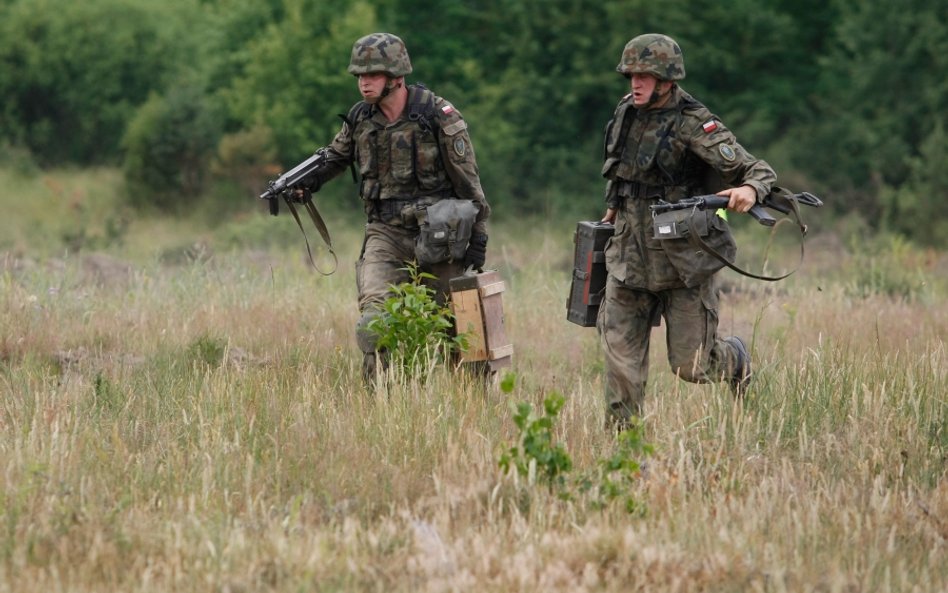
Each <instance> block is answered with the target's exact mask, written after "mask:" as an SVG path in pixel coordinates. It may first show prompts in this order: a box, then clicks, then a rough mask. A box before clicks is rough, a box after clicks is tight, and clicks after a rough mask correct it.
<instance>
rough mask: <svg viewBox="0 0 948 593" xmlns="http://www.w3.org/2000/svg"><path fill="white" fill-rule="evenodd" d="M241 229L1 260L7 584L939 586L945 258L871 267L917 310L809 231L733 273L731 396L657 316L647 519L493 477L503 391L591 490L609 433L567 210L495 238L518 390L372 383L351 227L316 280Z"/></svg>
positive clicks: (945, 500) (946, 455) (1, 570)
mask: <svg viewBox="0 0 948 593" xmlns="http://www.w3.org/2000/svg"><path fill="white" fill-rule="evenodd" d="M134 224H135V225H141V228H147V227H146V226H145V222H144V221H136V222H135V223H134ZM240 224H247V225H256V224H258V223H257V222H255V221H244V222H241V223H240ZM261 224H262V223H261ZM265 224H269V225H283V224H289V222H288V221H287V220H285V219H278V220H277V221H273V220H267V221H266V222H265ZM524 226H529V228H524ZM162 228H165V229H170V228H173V227H171V226H167V225H166V226H163V227H162ZM240 228H243V227H238V230H235V229H233V228H232V229H229V230H226V231H223V230H221V231H218V233H219V234H218V235H215V234H214V232H209V234H208V235H207V237H206V241H207V242H208V245H209V248H208V250H207V251H205V252H201V253H191V254H190V257H183V258H181V259H179V260H175V263H168V261H169V260H167V259H162V258H160V257H159V256H158V255H156V254H158V253H159V252H160V251H161V248H162V245H161V244H160V243H161V242H156V240H155V239H156V237H159V236H161V235H160V234H151V235H146V236H145V237H141V236H138V235H137V234H129V235H128V236H127V238H126V240H127V242H126V243H125V246H124V247H121V246H116V247H114V248H110V249H105V250H103V251H100V252H97V253H94V254H89V253H82V252H80V254H79V255H68V256H64V257H58V256H56V255H49V253H50V252H47V253H46V254H43V255H38V256H35V257H30V256H29V250H28V248H26V249H25V250H24V248H20V249H19V250H18V251H17V252H8V253H7V254H6V255H5V256H4V258H3V267H2V271H0V303H2V309H0V475H2V478H0V480H2V481H0V484H2V486H0V488H2V489H0V508H2V517H3V521H2V523H0V591H17V592H27V593H28V592H32V591H44V592H47V591H50V592H55V591H222V592H223V591H498V592H499V591H505V592H506V591H635V590H643V591H644V590H648V591H943V590H945V589H946V588H948V479H946V462H948V426H946V418H948V409H946V408H948V396H946V392H948V389H946V387H948V381H946V368H948V367H946V347H945V336H946V335H948V305H946V304H945V300H944V295H945V293H944V292H943V290H944V289H943V287H941V286H940V282H941V280H940V275H939V271H940V270H941V269H942V268H940V267H939V266H943V265H944V264H943V262H944V260H943V259H942V257H941V256H940V255H939V254H927V255H926V254H922V255H919V254H918V253H916V252H914V251H911V252H909V253H900V254H896V255H891V254H890V255H889V256H885V254H882V255H880V256H879V257H880V258H881V259H879V260H878V262H877V263H879V264H880V265H879V266H876V267H881V268H882V269H894V270H897V271H898V270H900V269H904V268H905V267H909V266H911V267H913V269H914V272H913V273H917V275H918V278H920V279H921V280H920V281H919V282H924V283H927V284H926V286H927V288H925V289H924V290H922V289H921V288H919V290H918V292H914V293H913V292H912V287H913V286H914V285H913V284H912V282H914V281H913V280H904V279H903V280H900V281H899V283H898V285H897V288H899V290H908V291H909V293H908V294H898V291H896V294H893V293H891V292H886V291H884V290H883V291H876V292H875V293H869V294H867V291H866V290H863V289H864V288H865V287H866V286H868V284H867V283H866V282H865V277H863V276H861V275H860V273H859V271H858V270H857V271H854V270H853V267H852V263H853V262H854V258H855V257H856V256H847V255H846V253H845V252H844V251H843V250H841V249H839V250H838V251H837V253H836V257H826V252H825V251H824V250H821V249H816V250H815V251H814V249H813V247H812V245H814V244H815V245H822V243H821V242H820V241H821V240H822V239H819V238H817V239H816V240H815V241H813V242H812V243H811V244H810V245H811V247H810V249H811V253H814V257H813V258H812V259H810V260H808V262H807V263H808V264H810V263H811V262H815V265H812V266H811V267H808V266H807V265H806V264H805V266H804V268H803V270H801V272H799V273H798V274H797V275H796V276H793V277H791V279H789V280H787V281H785V282H782V283H779V284H777V285H764V284H761V283H755V282H750V281H743V280H741V279H739V278H736V277H734V276H732V275H726V276H725V279H726V280H727V282H726V286H725V290H724V294H723V295H722V310H721V329H722V331H723V332H724V333H738V334H741V335H743V336H745V337H747V338H749V339H750V342H751V343H752V349H753V354H754V359H755V370H756V376H755V382H754V384H753V386H754V387H753V390H752V392H751V394H750V395H749V397H748V398H747V400H746V401H745V402H743V403H737V402H734V401H733V400H732V398H731V396H730V393H729V392H728V390H727V389H726V388H722V387H721V386H717V385H705V386H699V385H690V384H685V383H681V382H679V381H677V380H676V379H675V378H674V377H673V376H671V375H670V373H669V372H668V370H667V363H666V362H665V360H664V344H663V333H662V332H663V329H662V328H658V329H656V331H655V334H654V336H653V337H654V339H653V355H652V374H651V381H650V384H649V395H648V400H647V404H646V419H645V427H646V438H647V440H648V441H649V442H651V443H653V444H654V445H655V446H656V449H657V451H656V454H655V455H654V456H652V457H651V458H649V459H647V460H646V467H645V470H644V472H643V473H642V475H641V476H640V478H639V479H638V480H637V481H636V483H635V486H634V492H632V493H631V494H633V495H634V496H635V497H636V499H637V500H639V501H641V503H642V504H643V505H644V506H645V508H646V513H645V514H644V516H641V517H639V516H632V515H628V514H626V513H625V512H624V511H623V509H622V508H621V506H620V505H614V506H610V507H607V508H606V509H604V510H595V508H594V507H593V506H592V505H590V504H589V502H590V501H589V500H588V498H587V497H585V496H584V495H583V494H581V493H578V492H574V494H575V496H573V498H572V499H571V500H562V499H560V498H558V497H557V496H555V495H553V494H551V493H550V492H549V491H548V490H547V489H546V488H544V487H543V486H542V485H540V484H530V483H528V482H527V481H525V480H523V479H520V478H517V477H514V476H503V475H501V473H500V471H499V469H498V467H497V460H498V458H499V454H500V453H501V451H502V450H503V449H504V448H505V447H507V446H509V445H510V443H512V442H513V441H514V440H515V439H516V438H517V436H518V435H517V432H516V429H515V427H514V425H513V422H512V413H511V410H510V402H511V401H522V400H525V401H529V402H531V403H533V404H534V405H538V404H539V403H540V402H541V401H542V400H543V398H544V397H545V396H546V395H548V394H549V393H551V392H553V391H557V392H559V393H561V394H563V395H565V396H566V406H565V408H564V409H563V411H562V412H561V413H560V415H559V417H558V418H557V420H556V425H555V433H556V436H557V438H558V440H559V442H561V443H563V444H564V445H565V447H566V448H567V450H568V452H569V453H570V455H571V456H572V459H573V461H574V464H575V466H576V467H575V469H574V473H579V472H582V471H584V470H585V469H588V468H590V467H592V466H594V465H595V463H596V462H597V460H598V459H600V458H601V457H603V456H605V455H608V454H609V453H610V452H611V451H612V450H613V447H614V439H613V437H612V436H611V435H609V434H607V433H606V432H605V431H604V430H603V429H602V425H603V409H602V408H603V403H602V401H601V391H602V383H601V371H602V361H601V356H600V353H599V351H598V344H597V339H596V335H595V330H592V329H582V328H579V327H576V326H573V325H571V324H569V323H568V322H566V321H565V296H566V293H567V288H568V282H569V271H570V270H569V267H570V258H571V243H570V233H571V232H572V228H571V224H570V223H566V224H555V223H549V222H545V223H532V224H531V225H523V224H522V223H521V224H518V225H506V224H504V223H503V221H499V222H498V223H497V224H496V225H495V226H494V230H493V232H492V238H491V244H490V247H491V250H490V251H491V252H490V263H491V264H493V265H494V266H496V267H497V268H499V269H500V270H501V272H502V273H503V275H504V277H505V279H506V281H507V286H508V289H507V292H506V293H505V294H504V299H505V309H506V314H507V315H506V322H507V331H508V334H509V337H510V338H511V340H512V342H513V343H514V346H515V361H514V367H513V369H512V371H513V372H514V373H515V375H516V387H515V389H514V391H513V393H511V394H510V395H509V396H508V395H506V394H503V393H502V392H501V391H500V390H498V389H497V388H496V387H485V386H484V385H482V384H481V383H480V382H478V381H477V380H475V379H474V378H472V377H470V376H467V375H463V374H462V375H456V374H453V373H450V372H447V371H445V370H439V371H438V372H435V373H434V374H433V375H432V376H431V377H430V379H429V380H428V381H427V382H425V383H421V384H419V383H408V384H402V385H398V384H394V385H389V386H387V387H386V388H385V389H382V390H380V391H379V392H370V391H368V390H366V389H365V388H364V387H363V385H362V384H361V381H360V369H359V364H360V357H359V356H358V353H357V350H356V348H355V344H354V338H353V335H352V327H353V325H354V323H355V320H356V317H357V312H356V310H355V304H354V279H353V276H354V274H353V270H352V262H353V261H354V258H355V256H356V255H357V249H358V241H359V239H358V237H359V233H358V229H357V228H356V227H355V226H351V227H346V228H343V229H339V230H338V233H337V234H338V235H339V236H338V237H337V244H338V245H339V251H340V267H339V270H338V272H337V273H336V274H334V275H332V276H329V277H325V278H324V277H321V276H319V275H317V274H314V273H312V272H311V271H308V270H307V269H306V268H305V266H304V265H303V263H302V258H301V257H300V255H301V253H300V246H299V245H298V244H295V245H294V246H293V247H292V248H291V249H280V248H274V249H269V250H251V249H244V248H237V249H233V250H224V249H216V250H215V249H214V238H215V236H217V237H219V236H223V235H225V234H226V235H227V236H239V235H240V234H241V233H240V232H238V231H239V229H240ZM145 241H148V242H150V245H151V247H152V249H154V250H155V251H154V254H153V255H152V256H147V255H146V256H129V255H127V254H129V253H133V254H145V253H147V249H146V244H145V243H144V242H145ZM188 242H189V240H188V239H187V235H186V234H185V235H179V236H178V238H177V239H175V240H174V241H171V242H170V243H174V244H177V245H182V244H187V243H188ZM123 250H124V251H123ZM52 253H54V254H55V250H53V251H52ZM929 256H931V258H933V259H932V260H931V261H928V260H927V259H926V258H927V257H929ZM914 257H921V259H922V260H924V261H921V262H918V261H915V260H914V259H912V258H914ZM887 258H888V259H887ZM893 258H896V259H893ZM824 260H825V261H824ZM847 265H848V267H847ZM811 268H812V269H811ZM903 271H904V270H903ZM873 274H875V272H873ZM914 277H915V276H912V278H914ZM871 280H872V282H875V283H876V284H878V283H879V282H881V283H882V285H885V282H886V280H885V276H884V275H883V276H882V277H881V280H880V277H879V276H878V275H875V276H872V278H871ZM905 283H907V284H905ZM918 286H921V284H919V285H918ZM906 287H907V288H906Z"/></svg>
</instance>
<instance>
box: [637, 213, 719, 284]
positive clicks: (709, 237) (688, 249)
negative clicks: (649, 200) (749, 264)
mask: <svg viewBox="0 0 948 593" xmlns="http://www.w3.org/2000/svg"><path fill="white" fill-rule="evenodd" d="M653 231H654V234H653V238H654V239H657V240H658V243H659V244H660V245H661V248H662V250H663V251H664V252H665V256H666V257H667V258H668V261H669V263H671V265H672V267H674V268H675V271H676V272H678V275H679V276H680V277H681V280H682V282H684V283H685V286H687V287H688V288H693V287H695V286H698V285H700V284H702V283H704V282H705V281H707V280H708V279H709V278H710V277H711V276H712V275H713V274H714V273H715V272H717V271H718V270H720V269H721V268H723V267H724V265H725V264H724V262H723V261H722V259H723V260H726V261H728V262H734V259H735V257H736V255H737V244H736V243H735V242H734V237H733V236H732V235H731V229H730V228H729V227H728V225H727V222H726V221H725V220H724V219H722V218H721V217H720V216H718V215H717V214H715V212H714V211H713V210H698V209H692V208H688V209H684V210H669V211H667V212H662V213H660V214H656V215H655V216H654V217H653Z"/></svg>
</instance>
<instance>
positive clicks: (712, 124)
mask: <svg viewBox="0 0 948 593" xmlns="http://www.w3.org/2000/svg"><path fill="white" fill-rule="evenodd" d="M701 129H702V130H704V133H705V134H710V133H711V132H713V131H715V130H717V129H718V122H716V121H714V120H713V119H709V120H708V121H706V122H704V123H703V124H701Z"/></svg>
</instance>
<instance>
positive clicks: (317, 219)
mask: <svg viewBox="0 0 948 593" xmlns="http://www.w3.org/2000/svg"><path fill="white" fill-rule="evenodd" d="M283 201H285V202H286V206H287V208H289V209H290V214H292V215H293V218H294V219H295V220H296V226H298V227H300V232H301V233H303V241H305V242H306V254H307V255H308V256H309V263H310V264H312V266H313V269H314V270H316V271H317V272H319V273H320V274H322V275H323V276H330V275H332V274H334V273H335V272H336V269H337V268H338V267H339V258H338V257H337V256H336V252H335V251H334V250H333V248H332V238H331V237H330V236H329V229H328V228H327V227H326V223H325V222H324V221H323V217H322V216H321V215H320V214H319V210H317V209H316V204H314V203H313V196H312V194H311V193H309V192H306V193H305V197H304V198H303V207H304V208H305V209H306V211H307V212H308V213H309V218H310V220H312V221H313V225H314V226H315V227H316V230H317V231H319V234H320V235H321V236H322V238H323V242H325V243H326V246H327V247H328V248H329V253H330V255H332V259H333V267H332V270H331V271H329V272H323V271H322V270H320V269H319V266H317V265H316V261H315V260H314V259H313V250H312V249H311V248H310V245H309V237H307V236H306V231H305V230H304V229H303V221H302V220H300V215H299V213H298V212H297V211H296V206H294V205H293V200H291V199H290V197H289V196H288V195H287V194H286V193H284V194H283Z"/></svg>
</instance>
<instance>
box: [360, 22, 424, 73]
mask: <svg viewBox="0 0 948 593" xmlns="http://www.w3.org/2000/svg"><path fill="white" fill-rule="evenodd" d="M372 72H384V73H385V74H387V75H389V76H391V77H392V78H398V77H400V76H405V75H406V74H411V61H409V59H408V49H406V48H405V42H404V41H402V40H401V39H399V38H398V37H396V36H395V35H392V34H391V33H372V34H371V35H366V36H365V37H362V38H360V39H359V40H358V41H356V42H355V43H354V44H353V45H352V58H351V59H350V60H349V73H350V74H355V75H356V76H358V75H360V74H370V73H372Z"/></svg>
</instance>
